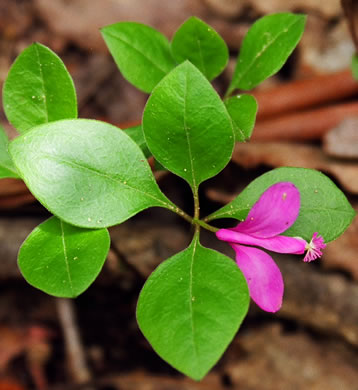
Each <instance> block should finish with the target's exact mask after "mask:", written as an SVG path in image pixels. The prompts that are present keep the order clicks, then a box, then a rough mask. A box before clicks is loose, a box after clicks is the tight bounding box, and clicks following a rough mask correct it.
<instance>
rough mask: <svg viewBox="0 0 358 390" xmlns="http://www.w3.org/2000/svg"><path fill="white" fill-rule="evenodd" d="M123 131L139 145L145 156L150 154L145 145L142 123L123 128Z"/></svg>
mask: <svg viewBox="0 0 358 390" xmlns="http://www.w3.org/2000/svg"><path fill="white" fill-rule="evenodd" d="M124 131H125V132H126V134H127V135H129V136H130V137H131V138H132V140H133V141H134V142H135V143H136V144H137V145H138V146H139V147H140V149H141V150H142V152H143V154H144V156H145V157H146V158H148V157H150V156H151V153H150V151H149V149H148V146H147V144H146V142H145V139H144V134H143V129H142V125H139V126H133V127H129V128H128V129H125V130H124Z"/></svg>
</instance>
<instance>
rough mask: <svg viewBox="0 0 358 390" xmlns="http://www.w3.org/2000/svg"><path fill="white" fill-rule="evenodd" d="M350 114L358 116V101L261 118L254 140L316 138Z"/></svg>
mask: <svg viewBox="0 0 358 390" xmlns="http://www.w3.org/2000/svg"><path fill="white" fill-rule="evenodd" d="M349 116H358V103H345V104H337V105H332V106H328V107H323V108H319V109H315V110H309V111H302V112H296V113H292V114H286V115H282V116H279V117H275V118H272V119H266V120H261V121H258V122H257V124H256V126H255V131H254V133H253V136H252V140H253V141H265V142H267V141H304V140H316V139H320V138H321V137H322V136H323V135H324V134H325V133H326V132H327V131H329V130H330V129H332V128H333V127H335V126H337V125H338V124H339V123H340V122H341V121H342V120H343V119H345V118H347V117H349Z"/></svg>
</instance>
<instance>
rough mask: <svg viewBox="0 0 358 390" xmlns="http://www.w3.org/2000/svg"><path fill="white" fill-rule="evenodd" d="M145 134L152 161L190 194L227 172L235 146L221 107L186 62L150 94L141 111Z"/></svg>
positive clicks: (222, 106) (196, 72)
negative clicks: (179, 179) (178, 179)
mask: <svg viewBox="0 0 358 390" xmlns="http://www.w3.org/2000/svg"><path fill="white" fill-rule="evenodd" d="M143 131H144V137H145V139H146V142H147V145H148V147H149V150H150V151H151V152H152V154H153V156H154V157H155V158H156V159H157V160H158V161H159V162H160V163H161V164H162V165H163V166H164V167H165V168H167V169H168V170H170V171H172V172H174V173H175V174H177V175H178V176H180V177H182V178H183V179H185V180H186V181H187V182H188V183H189V184H190V185H191V186H192V187H193V188H197V187H198V186H199V184H200V183H201V182H202V181H204V180H206V179H208V178H209V177H212V176H215V175H216V174H217V173H219V172H220V171H221V170H222V169H223V168H224V167H225V165H226V164H227V163H228V162H229V160H230V158H231V154H232V150H233V146H234V136H233V130H232V124H231V119H230V117H229V115H228V113H227V110H226V108H225V105H224V103H223V102H222V100H221V99H220V97H219V96H218V94H217V93H216V92H215V90H214V89H213V87H212V86H211V84H210V83H209V81H208V80H207V79H206V78H205V77H204V76H203V74H202V73H201V72H200V71H199V70H198V69H196V68H195V66H194V65H192V64H191V63H190V62H188V61H186V62H184V63H183V64H181V65H179V66H178V67H176V68H175V69H174V70H173V71H172V72H171V73H169V75H168V76H166V77H165V78H164V79H163V80H162V81H161V82H160V83H159V84H158V85H157V87H156V88H155V89H154V91H153V93H152V95H151V96H150V98H149V99H148V102H147V105H146V107H145V109H144V114H143Z"/></svg>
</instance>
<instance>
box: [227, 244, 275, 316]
mask: <svg viewBox="0 0 358 390" xmlns="http://www.w3.org/2000/svg"><path fill="white" fill-rule="evenodd" d="M231 246H232V248H233V249H234V250H235V252H236V263H237V265H238V266H239V268H240V269H241V271H242V273H243V274H244V276H245V279H246V281H247V284H248V286H249V291H250V296H251V298H252V300H253V301H254V302H255V303H256V304H257V305H258V306H259V307H260V308H261V309H262V310H265V311H268V312H276V311H278V310H279V309H280V307H281V305H282V298H283V280H282V275H281V272H280V270H279V268H278V267H277V265H276V263H275V262H274V261H273V259H272V258H271V257H270V256H269V255H268V254H267V253H265V252H263V251H261V250H259V249H256V248H250V247H245V246H241V245H237V244H231Z"/></svg>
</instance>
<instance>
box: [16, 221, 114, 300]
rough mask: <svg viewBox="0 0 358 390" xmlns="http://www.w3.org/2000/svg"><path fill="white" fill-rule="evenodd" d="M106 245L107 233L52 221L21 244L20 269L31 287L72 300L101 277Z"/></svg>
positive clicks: (106, 250) (43, 224) (45, 223)
mask: <svg viewBox="0 0 358 390" xmlns="http://www.w3.org/2000/svg"><path fill="white" fill-rule="evenodd" d="M109 245H110V237H109V233H108V231H107V229H96V230H87V229H81V228H78V227H75V226H71V225H68V224H67V223H65V222H63V221H61V220H59V219H58V218H56V217H51V218H50V219H48V220H47V221H45V222H43V223H42V224H41V225H39V226H37V227H36V228H35V229H34V230H33V231H32V232H31V233H30V235H29V236H28V237H27V239H26V240H25V241H24V243H23V244H22V246H21V248H20V251H19V257H18V263H19V268H20V271H21V273H22V275H23V276H24V278H25V279H26V280H27V282H28V283H29V284H31V285H32V286H34V287H36V288H38V289H40V290H42V291H44V292H45V293H47V294H50V295H54V296H56V297H64V298H74V297H77V296H78V295H80V294H81V293H83V291H85V290H86V289H87V288H88V287H89V286H90V284H91V283H92V282H93V281H94V280H95V279H96V277H97V276H98V274H99V273H100V271H101V269H102V266H103V264H104V262H105V260H106V257H107V254H108V251H109Z"/></svg>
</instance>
